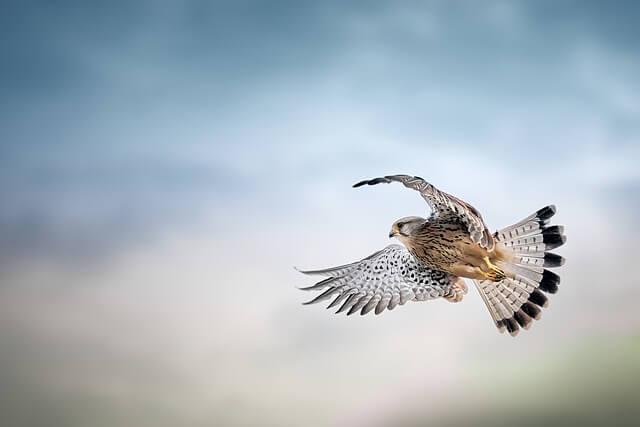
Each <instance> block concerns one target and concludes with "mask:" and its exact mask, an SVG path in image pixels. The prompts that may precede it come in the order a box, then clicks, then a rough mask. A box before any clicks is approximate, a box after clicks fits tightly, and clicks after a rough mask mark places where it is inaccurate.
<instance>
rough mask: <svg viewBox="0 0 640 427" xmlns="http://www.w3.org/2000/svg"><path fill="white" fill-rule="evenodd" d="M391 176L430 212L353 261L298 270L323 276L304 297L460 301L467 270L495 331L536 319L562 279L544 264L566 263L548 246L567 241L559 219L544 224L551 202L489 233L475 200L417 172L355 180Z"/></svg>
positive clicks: (351, 301) (400, 225)
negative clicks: (440, 186)
mask: <svg viewBox="0 0 640 427" xmlns="http://www.w3.org/2000/svg"><path fill="white" fill-rule="evenodd" d="M392 182H399V183H401V184H403V185H404V186H405V187H407V188H410V189H412V190H416V191H418V192H419V193H420V195H421V196H422V197H423V198H424V199H425V200H426V202H427V204H428V205H429V206H430V207H431V215H430V216H429V217H428V218H421V217H417V216H408V217H405V218H400V219H399V220H397V221H395V222H394V223H393V225H392V226H391V231H390V232H389V238H393V237H395V238H397V239H398V240H399V241H400V242H401V243H402V246H401V245H397V244H392V245H389V246H387V247H386V248H384V249H382V250H380V251H378V252H376V253H374V254H372V255H370V256H368V257H366V258H364V259H363V260H361V261H357V262H354V263H351V264H346V265H341V266H338V267H332V268H327V269H323V270H308V271H301V272H302V273H304V274H308V275H318V276H324V277H326V278H325V279H324V280H321V281H319V282H318V283H316V284H314V285H311V286H308V287H304V288H301V289H303V290H307V291H322V292H321V293H320V294H318V295H316V296H315V298H313V299H312V300H310V301H308V302H306V303H304V304H314V303H317V302H320V301H324V300H328V299H332V301H331V303H330V304H329V305H328V307H327V308H331V307H336V306H338V307H339V308H338V310H337V311H336V313H342V312H346V313H347V315H351V314H353V313H356V312H358V311H359V312H360V314H362V315H364V314H367V313H369V312H370V311H372V310H373V311H374V312H375V314H380V313H382V312H383V311H384V310H385V309H387V310H393V309H394V308H395V307H396V306H398V305H403V304H405V303H406V302H407V301H427V300H431V299H436V298H444V299H445V300H447V301H449V302H459V301H461V300H462V298H463V297H464V295H465V294H466V293H467V286H466V284H465V281H464V279H465V278H467V279H471V280H472V281H473V283H474V285H475V287H476V289H477V290H478V292H479V294H480V296H481V298H482V300H483V301H484V303H485V305H486V306H487V308H488V310H489V314H490V315H491V318H492V319H493V322H494V323H495V326H496V327H497V328H498V330H499V331H500V332H501V333H502V332H504V331H505V330H506V331H508V332H509V334H510V335H511V336H516V335H517V334H518V332H519V330H520V328H523V329H529V327H530V326H531V324H532V323H533V319H535V320H538V319H540V316H541V308H543V307H547V305H548V299H547V296H546V294H555V293H556V292H557V291H558V285H559V284H560V277H559V276H558V275H557V274H555V273H553V272H552V271H550V270H548V269H549V268H554V267H559V266H561V265H563V264H564V258H563V257H561V256H559V255H556V254H554V253H552V252H549V251H550V250H552V249H555V248H557V247H559V246H561V245H563V244H564V243H565V242H566V236H565V235H564V234H563V233H564V229H563V227H562V226H559V225H549V221H550V218H551V217H552V216H553V215H554V214H555V213H556V208H555V206H554V205H549V206H546V207H544V208H542V209H540V210H538V211H537V212H535V213H534V214H531V215H529V216H528V217H526V218H525V219H523V220H522V221H519V222H517V223H515V224H513V225H510V226H508V227H505V228H503V229H501V230H498V231H496V232H494V233H493V234H492V233H491V232H490V231H489V228H488V227H487V225H486V224H485V222H484V220H483V219H482V216H481V215H480V212H478V211H477V210H476V209H475V208H474V207H473V206H471V205H470V204H468V203H466V202H465V201H463V200H461V199H458V198H457V197H455V196H452V195H450V194H447V193H445V192H444V191H441V190H438V189H437V188H436V187H434V186H433V185H432V184H430V183H428V182H426V181H425V180H424V179H422V178H420V177H417V176H409V175H390V176H384V177H380V178H374V179H369V180H364V181H360V182H358V183H357V184H354V185H353V187H361V186H363V185H376V184H381V183H385V184H386V183H392Z"/></svg>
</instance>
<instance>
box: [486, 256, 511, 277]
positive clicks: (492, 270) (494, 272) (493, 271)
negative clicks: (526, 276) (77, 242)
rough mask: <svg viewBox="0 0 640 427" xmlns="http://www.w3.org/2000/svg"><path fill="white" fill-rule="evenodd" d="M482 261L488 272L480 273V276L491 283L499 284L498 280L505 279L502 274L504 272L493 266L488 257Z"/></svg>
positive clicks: (504, 275)
mask: <svg viewBox="0 0 640 427" xmlns="http://www.w3.org/2000/svg"><path fill="white" fill-rule="evenodd" d="M482 260H483V261H484V262H485V264H486V265H487V270H488V271H482V275H483V276H484V277H486V278H487V279H488V280H491V281H492V282H499V281H500V280H502V279H505V278H506V277H507V275H506V274H505V273H504V271H503V270H502V269H501V268H500V267H498V266H496V265H493V264H492V263H491V261H489V257H483V258H482Z"/></svg>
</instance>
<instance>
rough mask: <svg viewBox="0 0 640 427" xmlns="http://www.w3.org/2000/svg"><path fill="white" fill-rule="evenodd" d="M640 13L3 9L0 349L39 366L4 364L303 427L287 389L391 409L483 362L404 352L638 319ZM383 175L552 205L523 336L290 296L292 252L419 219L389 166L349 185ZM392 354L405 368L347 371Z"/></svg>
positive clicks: (58, 383) (580, 9)
mask: <svg viewBox="0 0 640 427" xmlns="http://www.w3.org/2000/svg"><path fill="white" fill-rule="evenodd" d="M637 22H638V6H637V4H636V3H635V2H614V3H607V4H605V3H603V2H595V1H593V2H592V1H579V2H578V1H563V2H551V1H535V2H533V1H531V2H524V1H523V2H518V1H488V2H472V1H460V2H445V1H431V2H349V3H347V2H321V3H319V4H304V3H301V2H261V1H235V2H205V1H185V2H169V1H166V2H144V1H140V2H133V3H132V2H109V3H104V4H103V3H98V2H56V3H55V5H54V4H49V3H44V2H43V3H38V2H11V3H7V4H3V6H2V13H0V93H2V96H1V97H0V198H1V199H0V232H1V233H2V236H3V239H1V241H0V266H1V267H0V268H1V270H2V272H0V275H1V276H0V279H1V281H2V286H1V289H0V320H2V322H0V324H2V326H1V327H0V338H1V339H3V340H6V342H8V343H10V344H11V345H13V347H14V348H15V351H14V352H13V353H12V354H11V355H7V357H6V358H5V362H4V363H2V364H0V369H1V370H3V371H4V372H14V371H16V366H19V365H20V363H22V362H24V365H25V366H27V367H29V368H30V369H32V370H33V372H35V374H32V375H33V377H34V378H36V379H35V380H34V381H31V380H25V379H24V378H23V377H21V376H19V375H18V376H17V379H16V384H18V385H19V387H21V389H24V390H26V392H25V394H24V396H26V397H25V399H26V400H24V401H28V400H29V399H32V400H33V399H35V400H36V401H38V402H39V404H41V405H42V406H43V408H54V409H55V408H58V407H57V406H56V405H60V407H59V408H58V409H60V411H62V412H63V413H69V412H68V411H65V410H64V408H66V406H65V405H68V404H70V403H69V402H73V401H74V399H76V398H77V396H78V395H82V393H83V390H86V389H90V390H91V392H90V393H89V394H90V395H91V396H92V397H91V402H92V403H91V404H95V405H96V406H95V407H96V408H100V407H103V408H105V407H106V408H112V409H114V410H115V411H116V412H118V413H122V414H124V415H122V417H123V419H121V420H119V421H122V422H125V423H126V422H127V421H131V420H133V419H135V416H140V417H143V418H144V419H152V418H146V416H149V415H150V413H151V412H153V413H154V414H156V415H157V414H158V413H161V412H162V413H165V412H166V413H167V414H170V415H167V417H168V418H167V419H168V420H173V421H175V422H178V423H180V424H182V425H184V424H185V423H186V424H189V423H190V422H193V421H194V420H193V419H191V418H189V417H186V418H185V416H184V414H185V413H193V412H194V411H195V412H196V413H198V414H200V418H199V419H200V420H205V421H206V420H217V419H220V417H226V418H224V419H225V420H226V422H227V423H228V424H242V423H243V422H251V421H252V418H251V414H255V416H256V417H258V418H259V419H263V420H265V419H266V420H271V421H272V422H273V423H274V424H279V425H287V424H288V425H295V420H296V416H297V412H295V411H289V412H287V410H285V409H282V408H285V407H290V406H294V405H300V406H298V407H299V408H300V411H303V410H304V411H303V412H305V411H306V412H305V413H306V414H311V415H313V416H316V417H317V420H318V421H317V422H318V425H322V424H324V423H328V424H332V425H336V424H345V425H353V424H358V423H364V424H366V423H367V422H366V421H367V420H368V418H367V416H368V415H367V414H368V411H369V410H370V409H371V408H374V407H376V406H379V407H381V408H396V409H397V408H400V409H398V410H400V411H402V404H401V403H399V402H396V401H394V400H393V399H391V398H389V399H390V400H389V399H387V398H388V397H389V396H387V394H385V393H388V394H389V395H395V394H399V395H404V394H403V393H408V391H407V390H412V387H415V386H416V384H420V386H419V387H425V388H426V392H429V393H431V392H432V391H433V390H436V389H437V387H438V384H437V383H438V381H443V382H445V383H447V384H449V385H450V388H451V390H453V391H452V393H455V390H456V389H457V387H462V386H465V387H466V385H468V384H476V383H475V382H474V381H476V380H477V378H475V377H473V376H471V377H468V376H467V375H466V374H465V372H467V371H465V370H464V369H463V370H462V371H455V372H453V373H450V374H447V373H438V374H437V375H436V376H433V375H434V372H432V370H429V369H428V368H426V367H425V365H424V364H423V363H420V361H428V362H429V363H433V364H434V366H435V365H438V366H439V365H440V364H441V363H442V362H444V361H447V360H455V361H456V363H457V364H458V365H459V366H464V367H470V366H475V365H473V363H482V361H484V360H485V359H482V358H481V359H480V360H479V361H477V360H476V361H475V362H474V361H473V358H470V357H469V356H468V354H471V352H472V351H473V350H474V349H475V348H476V347H475V346H477V345H484V343H490V344H487V345H491V346H495V348H496V349H499V353H500V355H501V357H505V358H509V357H517V355H518V354H520V352H521V351H522V349H525V350H526V351H528V352H533V353H532V354H537V353H536V352H540V354H543V353H544V354H547V355H550V356H549V357H552V358H553V357H555V356H554V355H556V353H554V351H557V352H559V353H558V354H565V353H562V352H570V351H572V350H571V349H572V348H573V347H572V346H574V345H578V344H580V345H582V344H584V343H585V342H590V340H592V339H593V336H594V334H596V335H597V334H599V333H600V334H604V335H605V336H609V335H610V334H623V335H624V334H629V335H630V336H637V331H638V328H640V324H638V321H637V320H636V316H635V312H636V307H635V305H637V304H635V303H634V302H633V301H637V299H636V298H637V297H639V296H640V295H638V290H637V289H638V288H637V279H636V278H635V277H633V276H632V275H630V274H628V273H627V272H628V271H632V270H631V269H632V268H633V266H634V263H635V262H636V261H635V256H634V254H635V252H637V251H636V250H635V249H634V248H635V242H636V241H637V239H638V237H640V236H638V232H637V230H636V228H635V226H634V224H635V216H636V213H637V211H638V207H639V200H640V198H639V194H640V193H639V190H640V184H639V183H640V172H639V170H640V169H638V166H637V162H638V158H639V154H640V144H639V141H640V120H639V119H640V80H639V79H638V76H639V75H640V56H639V54H638V48H637V46H638V40H639V39H640V34H639V33H640V29H639V28H638V25H637ZM389 173H407V174H416V175H420V176H423V177H425V178H426V179H428V180H429V181H430V182H432V183H433V184H434V185H436V186H438V187H440V188H442V189H444V190H446V191H448V192H451V193H453V194H456V195H457V196H459V197H461V198H463V199H465V200H467V201H469V202H470V203H472V204H473V205H474V206H475V207H476V208H478V209H479V210H480V211H481V212H482V213H483V216H484V218H485V219H486V221H487V222H488V224H489V226H490V227H491V228H496V227H500V226H504V225H506V224H509V223H512V222H515V221H517V220H519V219H520V218H522V217H524V216H526V215H528V214H529V213H531V212H533V211H534V210H536V209H538V208H540V207H542V206H544V205H546V204H548V203H556V204H557V205H558V208H559V214H558V221H559V222H561V223H563V224H565V226H566V229H567V234H568V237H569V243H568V244H567V246H566V248H563V250H562V251H560V252H562V254H563V255H564V256H565V257H567V259H568V260H569V261H568V263H567V265H566V267H564V268H563V270H562V271H561V272H560V273H561V275H562V276H563V285H562V286H563V287H562V289H561V292H560V293H559V294H558V295H557V296H555V297H554V301H552V308H551V309H549V310H548V313H545V318H544V320H543V321H541V322H538V324H536V325H535V326H534V327H533V328H532V330H531V331H530V332H529V333H528V334H527V335H528V336H527V337H526V338H525V337H522V336H521V337H519V338H518V343H519V344H518V346H516V344H514V342H512V341H508V340H507V341H505V337H502V336H498V335H497V334H496V333H495V331H493V330H492V328H493V326H492V325H491V322H490V320H489V316H488V315H487V314H486V313H485V312H484V307H483V306H482V303H481V301H480V300H479V298H478V297H477V295H472V294H469V295H468V296H467V297H466V300H465V302H464V304H462V305H458V306H455V308H453V307H452V306H450V305H446V304H438V303H437V302H435V303H433V304H415V306H412V307H409V306H407V307H406V308H403V312H404V314H403V312H401V311H398V312H394V313H391V314H390V315H389V316H386V317H385V318H383V317H380V318H377V320H382V322H379V321H377V322H375V323H372V322H373V321H369V320H366V321H364V322H360V321H355V322H353V321H352V319H349V320H348V321H347V320H346V319H341V320H336V319H335V318H333V317H331V316H330V315H328V313H325V311H324V310H322V309H320V308H318V307H313V308H309V307H306V308H303V307H301V306H300V305H299V303H300V302H301V301H302V300H304V298H305V297H306V295H299V292H298V291H296V290H295V289H293V285H301V284H304V283H301V281H304V280H305V279H304V278H303V277H299V276H298V275H297V274H296V273H295V271H293V269H292V268H291V267H292V266H293V265H297V266H300V267H322V266H328V265H332V264H338V263H344V262H349V261H353V260H355V259H359V258H362V257H364V256H367V255H369V254H370V253H372V252H374V251H376V250H377V249H379V248H380V247H382V246H384V245H386V244H388V239H387V237H386V236H387V232H388V228H389V226H390V225H391V223H393V221H394V220H395V219H397V218H399V217H402V216H406V215H413V214H418V215H427V214H428V212H427V210H426V206H425V205H424V204H423V202H422V200H421V199H420V198H419V197H417V195H415V194H413V193H411V192H408V191H403V189H402V188H400V187H398V188H396V187H394V186H384V187H381V188H378V187H375V188H366V189H360V190H353V189H352V188H351V187H350V186H351V184H353V183H354V182H357V181H359V180H361V179H364V178H368V177H374V176H378V175H383V174H389ZM314 309H315V310H314ZM363 320H364V319H363ZM445 323H446V324H447V325H448V327H449V328H451V329H452V330H454V331H456V334H457V335H455V336H452V335H451V334H446V333H445V332H443V331H444V329H443V328H442V325H443V324H445ZM156 325H159V327H156ZM228 325H233V328H231V329H232V330H233V333H230V332H229V327H228ZM123 331H125V332H124V333H123ZM621 331H622V332H621ZM634 334H635V335H634ZM521 335H522V334H521ZM417 336H424V337H429V338H428V340H427V339H426V338H425V340H424V341H420V342H419V343H416V337H417ZM624 336H626V335H624ZM379 339H382V340H384V341H385V342H393V343H394V346H392V349H396V350H395V351H392V349H380V348H379V346H378V341H377V340H379ZM434 348H438V350H437V351H434ZM492 348H494V347H492ZM496 351H498V350H496ZM411 354H414V355H415V358H412V357H411ZM493 356H494V355H492V354H490V353H487V354H484V356H482V357H485V358H486V360H492V357H493ZM558 357H559V356H558ZM363 359H366V360H367V361H366V362H361V363H362V364H361V365H357V366H360V368H359V369H355V370H354V371H349V370H348V369H346V368H344V367H343V365H341V364H340V360H348V361H350V363H360V362H358V361H362V360H363ZM385 364H393V365H394V366H404V368H399V371H398V372H396V375H392V373H379V374H377V375H373V376H371V377H368V378H369V380H368V381H369V382H368V383H367V382H365V383H362V382H361V381H359V380H356V379H355V377H358V378H361V377H362V375H363V373H364V372H365V371H366V372H379V370H380V366H382V365H385ZM271 365H273V366H277V367H278V368H279V372H280V376H278V377H277V378H276V377H272V376H270V375H269V373H268V372H266V371H269V369H268V368H265V366H271ZM318 365H320V366H324V367H326V369H328V370H330V371H332V372H336V373H340V374H341V375H342V376H343V380H342V381H344V383H341V384H342V392H341V393H336V392H335V389H334V387H333V385H332V384H330V383H328V382H327V379H326V378H325V376H324V374H323V373H322V372H321V371H314V372H313V373H308V372H309V370H310V369H312V368H315V367H317V366H318ZM142 367H146V369H148V372H147V374H146V375H147V377H146V378H147V379H148V380H149V381H150V382H151V383H152V384H157V385H158V388H164V389H171V390H175V393H176V395H181V396H182V397H181V398H179V397H176V395H172V394H171V393H169V392H167V393H168V394H167V395H163V394H162V393H157V392H156V391H155V388H154V387H150V386H148V385H147V383H146V382H145V381H144V380H143V379H141V378H140V377H139V376H138V374H136V372H138V371H139V370H140V369H142ZM461 369H462V368H461ZM143 370H144V369H143ZM76 371H77V372H79V373H78V374H77V375H74V374H73V373H74V372H76ZM17 372H21V371H19V370H18V371H17ZM56 372H68V373H69V375H68V376H67V377H64V378H63V377H58V376H57V374H56ZM145 372H146V371H145ZM412 373H416V375H415V377H414V376H412ZM232 374H233V375H232ZM234 375H235V376H234ZM350 375H354V378H350ZM114 377H115V378H118V379H119V380H118V381H120V382H119V383H118V384H120V385H114V383H113V382H112V380H111V379H110V378H114ZM237 378H240V379H237ZM434 378H437V379H438V381H435V380H433V379H434ZM30 381H31V382H30ZM272 384H276V385H275V386H273V388H270V387H271V385H272ZM52 389H54V390H64V393H63V397H61V398H60V399H61V400H60V401H59V402H58V403H57V404H51V401H50V400H49V399H50V395H49V394H47V393H48V391H47V390H52ZM202 389H205V390H206V392H202ZM251 390H255V392H252V391H251ZM268 390H271V391H272V392H273V396H272V397H271V398H270V399H271V400H269V399H267V401H266V402H265V401H261V399H260V397H261V395H260V394H259V392H265V393H266V391H268ZM296 390H304V391H305V392H306V393H307V394H308V395H309V396H310V398H316V399H326V400H325V403H326V404H327V405H330V406H332V407H333V408H336V411H337V412H336V413H332V414H327V413H325V411H323V409H322V407H321V406H320V405H313V404H312V403H311V402H301V401H300V400H299V399H300V398H299V396H298V395H297V394H296V392H295V391H296ZM379 390H386V391H384V392H383V391H380V392H378V391H379ZM329 391H333V392H334V394H333V395H332V397H327V393H328V392H329ZM128 393H131V394H136V395H138V396H144V398H141V399H142V400H143V401H144V402H143V403H144V404H143V405H142V408H143V409H140V410H139V412H136V411H135V410H127V409H126V405H125V404H124V403H123V402H125V401H126V396H127V395H128ZM21 396H22V395H21ZM348 396H360V397H359V398H358V399H351V400H350V399H348ZM262 398H264V396H263V395H262ZM16 399H18V400H19V397H18V398H16ZM167 401H172V402H173V403H172V404H168V403H166V402H167ZM20 402H23V401H19V402H18V403H20ZM229 402H232V403H233V402H235V404H237V405H238V406H237V407H238V408H243V409H245V410H246V411H229V410H225V408H226V407H227V406H228V405H230V403H229ZM376 402H384V403H383V404H381V405H376ZM145 405H147V406H145ZM16 407H19V405H17V406H16ZM145 408H146V409H145ZM128 411H132V412H128ZM240 412H242V414H240ZM374 412H375V411H374ZM71 413H72V414H73V411H71ZM82 417H83V415H82V414H77V417H76V418H73V417H71V418H73V419H76V420H77V419H80V420H82V419H84V418H82ZM71 418H70V419H71ZM104 419H105V421H104V422H105V424H106V425H108V424H109V421H113V419H110V418H109V417H108V415H105V418H104ZM160 419H161V417H160ZM167 423H169V424H171V422H170V421H167ZM134 424H135V423H134ZM194 424H195V423H194Z"/></svg>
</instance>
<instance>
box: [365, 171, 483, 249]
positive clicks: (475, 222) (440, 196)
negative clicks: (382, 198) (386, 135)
mask: <svg viewBox="0 0 640 427" xmlns="http://www.w3.org/2000/svg"><path fill="white" fill-rule="evenodd" d="M394 181H396V182H401V183H402V184H404V186H405V187H408V188H411V189H413V190H416V191H419V192H420V194H421V195H422V197H423V198H424V199H425V200H426V201H427V203H428V204H429V206H431V209H432V210H433V214H434V215H436V216H445V215H455V216H456V217H457V218H458V219H459V220H460V221H462V223H463V224H465V226H466V227H467V230H468V231H469V235H470V236H471V240H472V241H474V242H476V243H478V244H479V245H480V246H482V247H483V248H486V249H488V250H492V249H493V247H494V244H495V243H494V241H493V236H491V233H490V232H489V229H488V228H487V226H486V224H485V223H484V221H483V219H482V216H481V215H480V212H478V211H477V210H476V208H474V207H473V206H471V205H470V204H468V203H466V202H464V201H462V200H460V199H458V198H457V197H454V196H452V195H451V194H447V193H445V192H444V191H440V190H438V189H437V188H436V187H434V186H433V185H432V184H429V183H428V182H427V181H425V180H424V179H422V178H420V177H419V176H409V175H388V176H384V177H380V178H374V179H366V180H364V181H360V182H358V183H357V184H354V185H353V186H354V187H360V186H361V185H365V184H368V185H375V184H380V183H381V182H382V183H390V182H394Z"/></svg>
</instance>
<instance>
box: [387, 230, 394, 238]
mask: <svg viewBox="0 0 640 427" xmlns="http://www.w3.org/2000/svg"><path fill="white" fill-rule="evenodd" d="M395 235H396V233H395V231H393V230H391V231H390V232H389V238H390V239H391V238H392V237H394V236H395Z"/></svg>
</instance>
